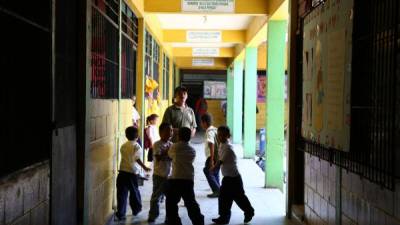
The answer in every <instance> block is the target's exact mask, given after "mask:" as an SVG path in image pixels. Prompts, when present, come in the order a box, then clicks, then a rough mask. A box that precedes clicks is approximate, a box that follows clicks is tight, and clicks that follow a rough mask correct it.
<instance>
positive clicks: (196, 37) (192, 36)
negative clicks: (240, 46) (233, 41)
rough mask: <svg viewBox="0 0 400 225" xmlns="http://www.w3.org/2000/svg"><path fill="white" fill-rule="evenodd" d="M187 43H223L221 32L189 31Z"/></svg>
mask: <svg viewBox="0 0 400 225" xmlns="http://www.w3.org/2000/svg"><path fill="white" fill-rule="evenodd" d="M186 41H187V42H195V43H213V42H221V41H222V32H221V31H187V32H186Z"/></svg>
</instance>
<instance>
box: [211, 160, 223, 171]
mask: <svg viewBox="0 0 400 225" xmlns="http://www.w3.org/2000/svg"><path fill="white" fill-rule="evenodd" d="M221 164H222V161H221V160H219V161H218V162H217V163H215V164H214V165H213V166H211V167H210V172H213V171H214V170H215V168H218V167H219V166H221Z"/></svg>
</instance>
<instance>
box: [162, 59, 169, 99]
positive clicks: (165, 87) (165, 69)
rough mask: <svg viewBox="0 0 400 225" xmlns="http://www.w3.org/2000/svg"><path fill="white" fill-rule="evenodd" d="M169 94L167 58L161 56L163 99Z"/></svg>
mask: <svg viewBox="0 0 400 225" xmlns="http://www.w3.org/2000/svg"><path fill="white" fill-rule="evenodd" d="M168 93H169V58H168V56H167V55H166V54H163V99H168Z"/></svg>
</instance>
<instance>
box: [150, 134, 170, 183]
mask: <svg viewBox="0 0 400 225" xmlns="http://www.w3.org/2000/svg"><path fill="white" fill-rule="evenodd" d="M172 144H173V143H172V142H171V141H167V142H164V141H163V140H159V141H156V142H155V143H154V145H153V155H154V160H153V170H154V172H153V174H155V175H157V176H160V177H165V178H167V177H168V176H169V175H170V173H171V165H172V161H171V159H170V158H169V157H168V155H165V152H166V151H168V149H170V148H171V146H172ZM156 155H158V156H161V157H160V158H161V159H160V160H157V157H155V156H156Z"/></svg>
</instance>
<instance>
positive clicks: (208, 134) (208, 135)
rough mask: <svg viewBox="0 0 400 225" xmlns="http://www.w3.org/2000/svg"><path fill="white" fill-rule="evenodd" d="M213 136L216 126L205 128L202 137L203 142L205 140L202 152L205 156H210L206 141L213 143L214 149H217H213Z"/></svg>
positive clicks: (215, 132) (215, 133)
mask: <svg viewBox="0 0 400 225" xmlns="http://www.w3.org/2000/svg"><path fill="white" fill-rule="evenodd" d="M215 136H217V128H216V127H214V126H210V127H209V128H207V130H206V133H205V137H204V142H205V148H204V153H205V155H206V158H208V157H210V156H211V154H210V147H209V146H208V143H213V144H214V151H218V149H215Z"/></svg>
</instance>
